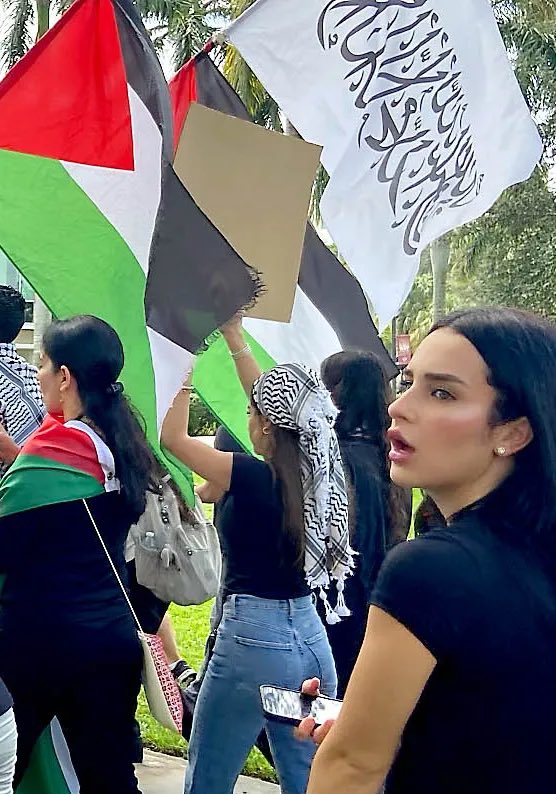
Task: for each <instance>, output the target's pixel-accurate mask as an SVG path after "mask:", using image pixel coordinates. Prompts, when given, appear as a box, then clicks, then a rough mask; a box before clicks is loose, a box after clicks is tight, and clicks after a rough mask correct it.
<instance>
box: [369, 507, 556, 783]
mask: <svg viewBox="0 0 556 794" xmlns="http://www.w3.org/2000/svg"><path fill="white" fill-rule="evenodd" d="M372 603H373V604H375V605H376V606H379V607H381V608H382V609H383V610H384V611H386V612H387V613H389V614H390V615H391V616H392V617H394V618H395V619H396V620H398V621H399V622H400V623H402V624H403V625H404V626H405V627H406V628H407V629H409V631H411V633H412V634H414V635H415V636H416V637H417V638H418V639H419V640H420V641H421V642H422V643H423V644H424V645H425V646H426V647H427V648H428V649H429V650H430V652H431V653H432V654H433V655H434V657H435V658H436V660H437V665H436V668H435V670H434V671H433V673H432V675H431V677H430V679H429V681H428V682H427V685H426V687H425V689H424V691H423V693H422V696H421V698H420V700H419V702H418V704H417V706H416V708H415V711H414V712H413V714H412V716H411V717H410V719H409V721H408V724H407V726H406V729H405V731H404V734H403V738H402V743H401V748H400V751H399V753H398V755H397V757H396V759H395V762H394V764H393V767H392V769H391V771H390V774H389V776H388V778H387V782H386V787H385V792H386V794H537V793H538V794H540V793H541V792H543V793H544V792H548V791H552V790H553V789H554V787H555V782H554V781H555V771H554V760H553V754H554V746H555V736H556V733H555V730H554V729H555V725H556V592H555V588H554V585H553V583H552V582H550V580H549V579H548V577H547V576H546V574H545V573H544V572H543V570H542V569H541V566H540V565H539V564H538V563H537V562H536V561H535V560H534V559H532V558H531V557H528V556H527V554H526V552H525V551H523V550H517V549H516V548H513V547H511V546H509V545H508V544H507V543H503V542H502V541H500V540H499V539H498V538H497V537H496V536H495V535H494V534H493V533H491V532H490V531H489V530H488V529H486V528H483V527H481V526H480V524H479V523H478V520H477V519H476V518H473V516H472V514H471V515H470V516H468V517H467V518H466V519H462V520H461V521H458V522H457V523H455V524H453V525H452V526H450V527H449V528H447V529H441V530H433V531H432V532H430V533H429V534H428V535H426V536H424V537H422V538H419V539H417V540H413V541H410V542H408V543H405V544H402V545H400V546H398V547H397V548H395V549H394V550H393V551H392V552H391V553H390V554H389V555H388V556H387V558H386V560H385V562H384V565H383V567H382V569H381V571H380V574H379V577H378V580H377V584H376V587H375V590H374V593H373V596H372Z"/></svg>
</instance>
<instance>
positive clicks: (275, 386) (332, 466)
mask: <svg viewBox="0 0 556 794" xmlns="http://www.w3.org/2000/svg"><path fill="white" fill-rule="evenodd" d="M253 400H254V402H255V405H256V406H257V408H258V409H259V411H260V412H261V413H262V414H263V416H265V417H266V418H267V419H269V420H270V421H271V422H272V423H273V424H275V425H277V426H278V427H283V428H286V429H288V430H295V431H296V432H297V433H299V450H300V465H301V477H302V481H303V483H302V484H303V502H304V504H303V508H304V517H305V576H306V579H307V582H308V584H309V587H311V589H314V588H320V597H321V598H322V600H323V602H324V604H325V607H326V619H327V621H328V622H329V623H337V622H338V621H339V620H340V618H341V617H346V616H347V615H349V614H350V612H349V610H348V609H347V607H346V605H345V603H344V597H343V589H344V579H345V577H346V576H347V575H349V574H350V573H351V570H352V568H353V565H354V561H353V550H352V549H351V547H350V543H349V529H348V497H347V489H346V482H345V477H344V470H343V467H342V461H341V457H340V448H339V446H338V439H337V438H336V433H335V431H334V420H335V418H336V415H337V413H338V412H337V409H336V407H335V406H334V404H333V402H332V400H331V398H330V394H329V392H328V391H327V389H326V387H325V386H324V383H323V382H322V381H321V379H320V378H319V376H318V375H317V373H316V372H314V371H313V370H311V369H309V368H307V367H304V366H303V365H301V364H282V365H279V366H277V367H274V368H273V369H271V370H269V371H268V372H265V373H264V374H263V375H261V376H260V377H259V378H258V379H257V380H256V381H255V383H254V385H253ZM332 579H333V580H335V581H336V587H337V589H338V602H337V605H336V608H335V610H333V609H332V607H331V606H330V604H329V603H328V600H327V598H326V593H325V588H327V587H328V585H329V584H330V581H331V580H332Z"/></svg>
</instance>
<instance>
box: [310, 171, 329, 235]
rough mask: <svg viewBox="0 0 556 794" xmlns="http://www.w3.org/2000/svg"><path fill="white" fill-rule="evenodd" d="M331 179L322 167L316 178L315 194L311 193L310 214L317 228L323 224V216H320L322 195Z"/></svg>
mask: <svg viewBox="0 0 556 794" xmlns="http://www.w3.org/2000/svg"><path fill="white" fill-rule="evenodd" d="M329 179H330V177H329V176H328V173H327V172H326V171H325V170H324V167H323V166H322V165H321V166H320V167H319V170H318V171H317V175H316V177H315V181H314V184H313V192H312V193H311V204H310V205H309V214H310V216H311V220H312V221H313V223H314V224H315V225H316V226H320V225H321V224H322V216H321V214H320V200H321V198H322V194H323V193H324V191H325V188H326V186H327V184H328V180H329Z"/></svg>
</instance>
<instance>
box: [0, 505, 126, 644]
mask: <svg viewBox="0 0 556 794" xmlns="http://www.w3.org/2000/svg"><path fill="white" fill-rule="evenodd" d="M88 504H89V507H90V509H91V512H92V513H93V515H94V517H95V521H96V523H97V526H98V528H99V530H100V532H101V534H102V536H103V538H104V540H105V543H106V545H107V547H108V550H109V552H110V555H111V557H112V559H113V561H114V564H115V565H116V568H117V569H118V571H119V573H120V576H121V577H122V581H123V582H124V584H125V583H126V581H127V580H126V568H125V562H124V541H125V538H126V536H127V533H128V531H129V528H130V526H131V520H130V518H129V515H128V514H127V511H126V510H125V507H124V502H123V499H122V497H121V496H120V495H119V494H118V493H115V492H112V493H106V494H102V495H100V496H97V497H95V498H93V499H89V500H88ZM0 572H2V573H5V574H6V579H5V583H4V586H3V589H2V592H1V594H0V631H1V633H2V637H1V640H2V645H3V647H9V642H8V639H10V640H14V641H15V640H16V639H17V640H18V641H19V638H21V637H22V635H23V636H24V637H26V638H27V642H29V638H30V637H32V638H33V642H38V640H37V636H39V637H40V636H44V635H47V636H48V638H49V642H53V641H56V638H60V639H61V641H62V642H63V644H64V646H71V645H72V643H74V644H75V643H76V642H78V640H79V638H80V637H81V635H83V636H85V635H86V634H87V632H90V631H91V630H95V631H96V632H97V633H99V634H102V633H103V632H104V633H106V634H107V635H109V634H110V632H108V631H106V630H107V629H111V628H115V629H116V630H118V631H124V630H129V631H132V632H135V629H134V625H133V623H132V618H131V615H130V611H129V607H128V606H127V603H126V601H125V599H124V596H123V593H122V591H121V589H120V587H119V585H118V583H117V581H116V578H115V576H114V573H113V571H112V569H111V567H110V564H109V562H108V560H107V558H106V555H105V553H104V551H103V549H102V546H101V544H100V541H99V539H98V537H97V535H96V532H95V530H94V528H93V526H92V523H91V521H90V518H89V516H88V515H87V512H86V510H85V506H84V505H83V503H82V502H81V501H74V502H66V503H63V504H57V505H50V506H47V507H39V508H36V509H34V510H27V511H25V512H23V513H17V514H16V515H12V516H7V517H5V518H2V519H0ZM70 637H71V639H70Z"/></svg>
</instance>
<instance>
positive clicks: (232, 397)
mask: <svg viewBox="0 0 556 794" xmlns="http://www.w3.org/2000/svg"><path fill="white" fill-rule="evenodd" d="M245 336H246V339H247V341H248V342H249V344H250V346H251V350H252V352H253V355H254V356H255V358H256V360H257V362H258V364H259V366H260V368H261V369H262V370H263V372H265V371H266V370H268V369H271V367H274V366H275V365H276V362H275V361H274V359H273V358H272V357H271V356H269V354H268V353H267V352H266V350H265V349H264V348H263V347H261V345H260V344H259V343H258V342H257V341H256V340H255V339H254V338H253V337H252V336H250V335H249V334H245ZM193 383H194V385H195V390H196V392H197V394H198V395H199V397H200V398H201V400H203V402H204V403H206V405H207V406H208V407H209V408H210V410H211V411H212V413H213V414H214V415H215V417H216V418H217V419H218V421H219V422H220V424H222V425H224V426H225V427H227V428H228V430H229V431H230V432H231V434H232V435H233V436H234V437H235V438H236V439H237V440H238V441H239V442H240V444H242V445H243V446H244V447H245V448H246V449H249V450H251V449H252V447H251V441H250V440H249V433H248V430H247V397H246V396H245V393H244V391H243V388H242V386H241V384H240V382H239V378H238V376H237V373H236V368H235V364H234V361H233V359H232V357H231V356H230V352H229V350H228V347H227V345H226V342H225V341H224V339H223V338H222V337H219V338H218V339H217V340H216V341H215V342H213V343H212V345H211V346H210V347H209V349H208V350H207V351H206V352H205V353H203V354H202V355H201V356H199V359H198V361H197V365H196V367H195V371H194V375H193Z"/></svg>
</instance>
